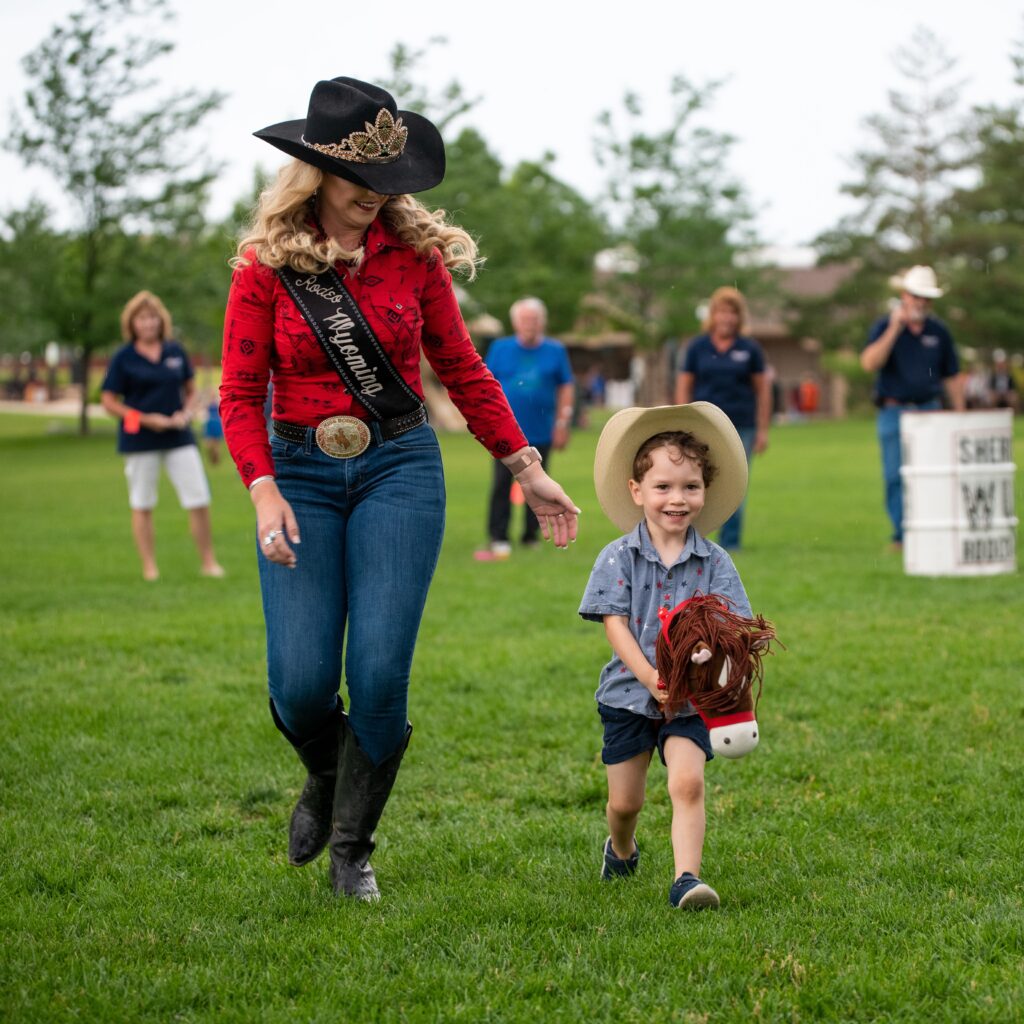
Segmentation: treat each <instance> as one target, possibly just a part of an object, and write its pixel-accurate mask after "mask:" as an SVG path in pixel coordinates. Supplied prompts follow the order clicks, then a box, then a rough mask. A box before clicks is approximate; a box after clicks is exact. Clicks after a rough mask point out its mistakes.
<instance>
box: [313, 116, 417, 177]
mask: <svg viewBox="0 0 1024 1024" xmlns="http://www.w3.org/2000/svg"><path fill="white" fill-rule="evenodd" d="M363 126H364V127H365V129H366V131H363V132H352V134H351V135H349V136H347V137H346V138H344V139H342V140H341V141H340V142H330V143H321V142H307V141H306V137H305V135H303V136H302V144H303V145H304V146H308V147H309V148H310V149H315V150H316V151H317V152H318V153H324V154H326V155H327V156H331V157H334V158H335V159H336V160H347V161H349V163H353V164H389V163H391V162H392V161H393V160H397V159H398V158H399V157H400V156H401V155H402V152H403V151H404V150H405V142H406V139H408V138H409V129H408V128H406V127H405V125H403V124H402V119H401V118H400V117H399V118H397V119H396V118H395V117H394V116H393V115H392V113H391V111H390V110H388V108H387V107H381V108H380V110H379V111H378V112H377V117H376V119H375V120H374V122H373V124H370V122H369V121H365V122H363Z"/></svg>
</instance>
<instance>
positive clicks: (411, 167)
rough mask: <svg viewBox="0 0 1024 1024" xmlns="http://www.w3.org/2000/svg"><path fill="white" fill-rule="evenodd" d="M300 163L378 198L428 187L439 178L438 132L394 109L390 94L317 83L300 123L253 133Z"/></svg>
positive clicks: (363, 85) (348, 82) (346, 83)
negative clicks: (364, 189)
mask: <svg viewBox="0 0 1024 1024" xmlns="http://www.w3.org/2000/svg"><path fill="white" fill-rule="evenodd" d="M253 134H254V135H255V136H256V138H258V139H263V141H264V142H269V143H270V144H271V145H272V146H276V147H277V148H278V149H281V150H284V152H285V153H287V154H288V155H289V156H293V157H295V158H296V159H298V160H302V161H303V162H304V163H307V164H312V165H313V166H314V167H319V168H320V170H321V171H326V172H327V173H328V174H334V175H337V177H339V178H344V179H345V180H346V181H351V182H354V183H355V184H356V185H362V186H363V188H368V189H370V190H371V191H373V192H379V193H380V194H381V195H392V196H393V195H401V194H403V193H406V192H423V191H424V190H426V189H428V188H433V187H434V186H435V185H437V184H438V183H439V182H440V181H441V179H442V178H443V177H444V142H443V141H442V140H441V133H440V132H439V131H438V130H437V128H435V127H434V125H433V124H431V123H430V121H428V120H427V119H426V118H425V117H423V116H422V115H420V114H415V113H413V112H412V111H411V110H399V109H398V107H397V104H396V103H395V100H394V97H393V96H392V95H391V93H389V92H387V91H386V90H384V89H380V88H378V87H377V86H376V85H370V84H369V83H368V82H360V81H358V80H357V79H355V78H332V79H331V80H330V81H329V82H327V81H324V82H317V83H316V85H315V86H314V87H313V92H312V93H311V94H310V97H309V110H308V112H307V114H306V117H305V120H302V121H282V122H280V123H279V124H272V125H270V126H269V127H267V128H261V129H260V130H259V131H258V132H253Z"/></svg>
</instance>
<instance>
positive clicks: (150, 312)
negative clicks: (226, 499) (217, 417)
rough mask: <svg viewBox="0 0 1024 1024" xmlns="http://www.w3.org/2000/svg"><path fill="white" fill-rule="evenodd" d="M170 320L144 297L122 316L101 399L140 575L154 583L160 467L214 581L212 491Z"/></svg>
mask: <svg viewBox="0 0 1024 1024" xmlns="http://www.w3.org/2000/svg"><path fill="white" fill-rule="evenodd" d="M171 331H172V328H171V317H170V314H169V313H168V312H167V308H166V307H165V306H164V304H163V303H162V302H161V301H160V300H159V299H158V298H157V297H156V296H155V295H153V294H152V292H146V291H142V292H139V293H138V294H137V295H135V296H133V297H132V298H131V299H129V300H128V303H127V304H126V305H125V307H124V310H123V311H122V313H121V334H122V337H123V338H124V339H125V342H126V344H124V345H122V346H121V348H119V349H118V350H117V351H116V352H115V353H114V355H113V357H112V358H111V360H110V364H109V366H108V367H107V374H106V376H105V377H104V379H103V387H102V391H101V396H100V397H101V400H102V402H103V407H104V408H105V409H106V410H107V412H109V413H110V415H111V416H116V417H117V418H118V419H120V421H121V422H120V425H119V427H118V431H117V450H118V451H119V452H121V453H122V454H123V455H124V472H125V476H126V477H127V478H128V504H129V506H130V507H131V510H132V534H133V535H134V537H135V546H136V548H138V551H139V558H140V559H141V560H142V576H143V578H144V579H147V580H156V579H159V577H160V571H159V569H158V568H157V564H156V542H155V538H154V534H153V509H154V508H155V507H156V503H157V492H158V485H159V482H160V467H161V466H163V467H164V468H165V469H166V470H167V475H168V476H169V477H170V478H171V483H172V484H174V488H175V490H176V491H177V493H178V501H179V502H180V503H181V507H182V508H184V509H187V510H188V514H189V525H190V526H191V528H192V537H193V539H194V540H195V543H196V547H197V548H198V550H199V557H200V561H201V570H200V571H201V572H202V574H203V575H204V576H214V577H219V576H223V575H224V570H223V569H222V568H221V566H220V565H219V564H218V562H217V558H216V556H215V555H214V553H213V538H212V534H211V530H210V487H209V484H208V483H207V481H206V473H205V472H204V471H203V461H202V459H201V458H200V455H199V450H198V448H197V447H196V440H195V438H194V437H193V436H192V430H191V429H190V427H189V422H190V420H191V419H192V414H191V412H189V411H188V408H187V406H188V402H189V400H190V399H191V397H192V393H193V390H194V386H195V385H194V380H193V376H194V375H193V372H192V366H191V364H190V363H189V361H188V356H187V355H186V354H185V350H184V349H183V348H182V347H181V346H180V345H179V344H178V343H177V342H176V341H172V340H171V339H170V335H171Z"/></svg>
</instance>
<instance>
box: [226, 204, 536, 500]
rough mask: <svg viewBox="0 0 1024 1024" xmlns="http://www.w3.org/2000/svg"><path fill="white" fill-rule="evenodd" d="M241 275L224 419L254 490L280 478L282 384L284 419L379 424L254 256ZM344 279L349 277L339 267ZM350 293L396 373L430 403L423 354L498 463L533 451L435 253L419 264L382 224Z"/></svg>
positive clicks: (231, 308) (229, 315) (234, 288)
mask: <svg viewBox="0 0 1024 1024" xmlns="http://www.w3.org/2000/svg"><path fill="white" fill-rule="evenodd" d="M246 255H247V258H248V259H249V265H248V266H246V267H239V268H237V269H236V270H235V272H234V275H233V277H232V280H231V291H230V292H229V294H228V305H227V311H226V312H225V315H224V351H223V356H222V367H223V376H222V380H221V386H220V395H221V401H220V414H221V419H222V421H223V423H224V438H225V440H226V442H227V445H228V448H229V450H230V451H231V455H232V457H233V458H234V460H235V464H236V465H237V466H238V471H239V473H241V475H242V480H243V482H244V483H245V484H246V486H248V485H249V484H250V483H251V482H252V481H253V480H255V479H256V477H258V476H264V475H266V474H271V475H272V474H273V473H274V462H273V459H272V457H271V454H270V445H269V443H268V438H267V428H266V421H265V419H264V415H263V407H264V404H265V403H266V398H267V381H268V379H272V380H273V384H274V397H273V415H274V418H275V419H279V420H285V421H287V422H289V423H300V424H303V425H305V426H310V427H313V426H316V425H317V424H318V423H319V422H320V421H321V420H322V419H324V418H325V417H327V416H335V415H348V416H358V417H360V419H364V420H372V419H373V417H372V416H371V415H370V414H369V413H368V412H367V410H366V409H365V407H364V406H363V405H361V404H360V403H359V402H358V401H356V400H355V399H354V398H353V397H352V396H351V394H349V392H348V389H347V388H345V386H344V385H343V384H342V382H341V380H340V378H339V377H338V374H337V373H336V372H335V370H334V368H333V367H332V366H331V364H330V362H329V361H328V359H327V356H326V355H324V352H323V349H321V347H320V344H319V342H318V341H317V340H316V337H315V335H314V334H313V332H312V330H311V329H310V327H309V324H307V323H306V320H305V318H304V317H303V315H302V313H301V312H300V311H299V308H298V307H297V306H296V305H295V303H294V302H293V301H292V299H291V296H290V295H289V294H288V292H287V291H286V290H285V287H284V285H282V284H281V281H280V279H279V278H278V276H277V274H275V273H274V271H273V270H271V269H270V268H269V267H265V266H263V265H262V264H260V263H258V262H256V258H255V255H254V254H253V253H252V252H250V253H247V254H246ZM339 273H342V274H344V273H345V269H344V268H343V267H339ZM345 283H346V284H347V285H348V288H349V290H350V291H351V293H352V297H353V298H354V299H355V301H356V303H357V304H358V305H359V308H360V310H362V312H363V315H364V316H365V317H366V320H367V322H368V323H369V325H370V327H371V329H372V330H373V333H374V334H375V335H376V336H377V339H378V340H379V341H380V343H381V346H382V347H383V349H384V351H385V352H386V353H387V354H388V357H389V358H390V359H391V361H392V363H394V365H395V368H396V369H397V370H398V372H399V373H400V374H401V375H402V377H403V378H405V380H406V382H407V383H408V384H409V386H410V387H411V388H412V389H413V390H414V391H415V392H416V393H417V394H418V395H419V396H420V397H421V398H422V397H423V382H422V380H421V379H420V350H421V347H422V350H423V351H424V352H425V353H426V357H427V361H428V362H429V363H430V365H431V367H433V370H434V372H435V373H436V374H437V376H438V379H439V380H440V381H441V383H442V384H443V385H444V386H445V387H446V388H447V389H448V393H449V395H451V398H452V401H453V402H454V403H455V405H456V407H457V408H458V410H459V411H460V412H461V413H462V414H463V416H465V417H466V421H467V422H468V424H469V429H470V430H471V431H472V432H473V434H474V435H475V437H476V438H477V440H478V441H480V443H481V444H482V445H483V446H484V447H485V448H486V449H487V450H488V451H489V452H490V453H491V454H492V455H494V456H495V458H498V457H501V456H504V455H510V454H512V452H514V451H518V450H519V449H520V448H525V447H526V443H527V442H526V438H525V437H524V435H523V432H522V431H521V430H520V429H519V424H518V423H516V420H515V417H514V416H513V415H512V410H511V409H509V406H508V402H507V401H506V399H505V395H504V392H503V391H502V390H501V385H500V384H498V382H497V381H496V380H495V379H494V377H493V376H492V375H491V373H490V371H489V370H488V369H487V367H486V366H485V365H484V362H483V360H482V359H481V358H480V356H479V354H478V353H477V351H476V349H475V348H474V347H473V342H472V341H471V340H470V337H469V333H468V332H467V331H466V326H465V324H464V323H463V322H462V314H461V312H460V311H459V304H458V302H457V301H456V298H455V293H454V291H453V290H452V277H451V274H450V273H449V272H448V269H447V268H446V267H445V265H444V262H443V260H442V259H441V256H440V254H439V253H438V251H437V250H436V249H435V250H434V251H433V252H432V253H431V255H430V256H419V255H417V253H416V252H415V250H414V249H412V248H411V247H410V246H408V245H406V244H405V243H404V242H402V241H400V240H399V239H398V238H397V237H396V236H395V235H393V234H392V233H391V232H390V231H389V230H388V229H387V228H385V227H384V225H383V224H381V223H380V220H379V219H378V220H375V221H374V222H373V224H371V225H370V229H369V231H368V232H367V236H366V258H365V259H364V260H363V263H362V265H361V266H360V267H359V270H358V271H357V272H356V274H355V275H354V276H346V277H345Z"/></svg>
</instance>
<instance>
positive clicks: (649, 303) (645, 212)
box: [594, 75, 758, 346]
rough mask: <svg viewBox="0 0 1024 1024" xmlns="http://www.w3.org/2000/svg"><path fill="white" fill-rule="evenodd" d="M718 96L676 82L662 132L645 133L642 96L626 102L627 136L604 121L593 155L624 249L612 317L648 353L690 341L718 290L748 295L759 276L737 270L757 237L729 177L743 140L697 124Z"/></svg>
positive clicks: (614, 260)
mask: <svg viewBox="0 0 1024 1024" xmlns="http://www.w3.org/2000/svg"><path fill="white" fill-rule="evenodd" d="M718 87H719V83H711V84H708V85H706V86H704V87H702V88H698V87H697V86H695V85H693V84H692V83H691V82H689V81H688V80H687V79H686V78H685V77H683V76H681V75H679V76H676V77H675V78H674V79H673V80H672V83H671V87H670V95H671V97H672V101H673V108H672V115H671V119H670V121H669V124H668V126H667V127H666V128H664V129H663V130H661V131H658V132H654V133H650V132H648V131H646V130H645V129H644V126H643V122H644V107H643V104H642V102H641V100H640V98H639V97H638V96H637V95H636V94H634V93H628V94H627V95H626V96H625V97H624V99H623V103H622V111H621V119H622V121H624V125H623V126H622V127H620V125H619V123H618V120H617V119H616V118H615V117H614V116H613V115H612V113H611V112H610V111H604V112H603V113H602V114H601V115H600V116H599V118H598V135H597V137H596V138H595V140H594V149H595V155H596V157H597V161H598V163H599V164H600V165H601V166H602V167H603V168H604V169H605V171H606V172H607V185H606V188H605V192H604V195H603V207H604V210H605V212H606V214H607V216H608V220H609V223H610V224H611V233H612V239H613V242H614V245H615V251H614V252H613V253H612V254H610V259H609V271H610V272H609V274H608V278H607V284H606V288H607V290H608V294H609V298H610V299H611V306H610V307H609V308H611V309H613V310H617V313H615V314H614V315H615V318H616V320H617V322H616V323H615V326H616V327H618V328H620V329H625V330H629V331H631V332H632V333H633V334H634V336H635V338H636V339H637V342H638V343H639V344H642V345H647V346H654V345H657V344H659V343H661V342H663V341H664V340H665V339H666V338H670V337H683V336H686V335H688V334H691V333H692V332H693V329H694V328H695V327H696V314H695V311H696V309H697V307H698V306H699V305H700V303H701V302H703V301H704V300H705V299H706V298H707V297H708V296H709V295H710V294H711V292H712V291H713V290H714V289H715V288H716V287H718V286H719V285H722V284H738V285H739V286H740V287H742V288H746V289H748V290H749V288H750V286H751V284H752V283H753V282H754V280H755V279H756V278H757V276H758V275H757V271H756V270H755V269H754V268H752V267H746V268H743V267H739V266H737V264H736V256H737V254H738V253H739V252H740V251H741V250H742V249H744V248H747V247H749V246H752V245H753V242H754V238H753V230H752V228H751V226H750V225H751V222H752V213H751V210H750V208H749V206H748V204H747V201H746V198H745V196H744V193H743V189H742V187H741V186H740V185H739V184H738V182H737V181H735V180H734V179H733V178H732V177H731V175H730V174H729V173H728V171H727V169H726V161H727V157H728V154H729V150H730V148H731V146H732V144H733V142H734V139H733V138H732V137H731V136H729V135H725V134H722V133H720V132H715V131H713V130H711V129H710V128H707V127H704V126H701V125H699V124H695V123H694V121H695V118H697V116H698V115H699V114H700V113H701V112H702V111H704V110H705V109H706V108H707V107H708V106H709V104H710V102H711V100H712V98H713V96H714V94H715V92H716V91H717V89H718Z"/></svg>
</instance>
